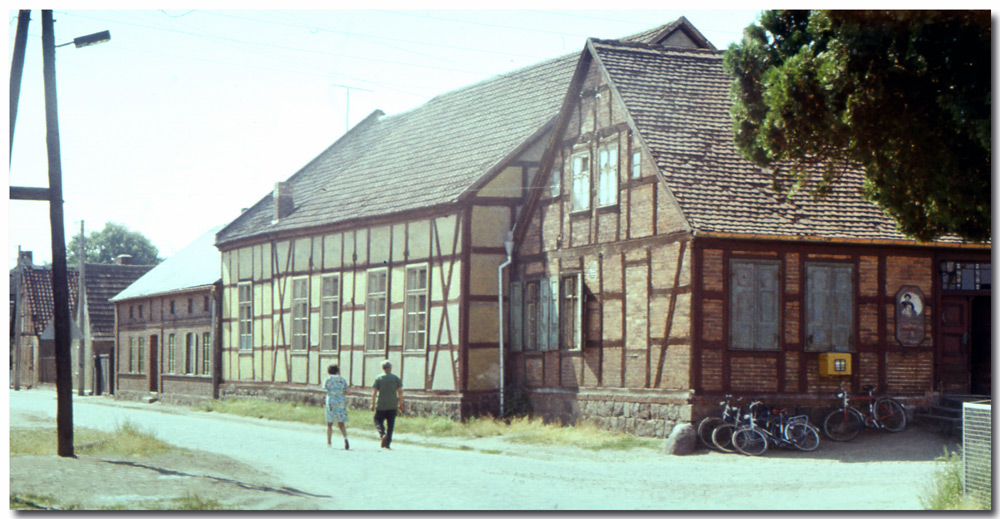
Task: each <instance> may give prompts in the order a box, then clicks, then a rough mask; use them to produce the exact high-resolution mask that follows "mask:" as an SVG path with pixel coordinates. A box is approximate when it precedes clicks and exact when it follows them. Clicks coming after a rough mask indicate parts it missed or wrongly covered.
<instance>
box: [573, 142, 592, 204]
mask: <svg viewBox="0 0 1000 519" xmlns="http://www.w3.org/2000/svg"><path fill="white" fill-rule="evenodd" d="M570 160H571V163H572V167H573V200H572V207H573V210H574V211H583V210H585V209H590V154H589V153H587V152H583V153H578V154H576V155H573V156H572V157H571V159H570Z"/></svg>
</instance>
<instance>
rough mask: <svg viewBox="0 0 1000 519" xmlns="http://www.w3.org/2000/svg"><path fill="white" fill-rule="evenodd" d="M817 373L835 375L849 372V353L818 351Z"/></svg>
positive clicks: (848, 373) (824, 375) (828, 375)
mask: <svg viewBox="0 0 1000 519" xmlns="http://www.w3.org/2000/svg"><path fill="white" fill-rule="evenodd" d="M819 374H820V376H822V377H836V376H839V375H850V374H851V354H850V353H820V354H819Z"/></svg>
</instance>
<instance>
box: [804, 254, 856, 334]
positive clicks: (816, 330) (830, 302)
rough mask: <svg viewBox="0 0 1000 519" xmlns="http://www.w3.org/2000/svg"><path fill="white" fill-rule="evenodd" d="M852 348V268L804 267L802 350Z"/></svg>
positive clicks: (845, 266) (849, 266) (812, 265)
mask: <svg viewBox="0 0 1000 519" xmlns="http://www.w3.org/2000/svg"><path fill="white" fill-rule="evenodd" d="M853 349H854V267H853V265H850V264H817V263H811V264H810V263H807V264H806V351H839V352H847V351H852V350H853Z"/></svg>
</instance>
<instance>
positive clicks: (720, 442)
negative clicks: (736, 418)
mask: <svg viewBox="0 0 1000 519" xmlns="http://www.w3.org/2000/svg"><path fill="white" fill-rule="evenodd" d="M734 429H736V427H735V426H734V425H733V424H731V423H724V424H721V425H719V426H718V427H716V428H715V430H714V431H712V444H713V445H715V448H717V449H719V450H720V451H722V452H734V449H733V430H734Z"/></svg>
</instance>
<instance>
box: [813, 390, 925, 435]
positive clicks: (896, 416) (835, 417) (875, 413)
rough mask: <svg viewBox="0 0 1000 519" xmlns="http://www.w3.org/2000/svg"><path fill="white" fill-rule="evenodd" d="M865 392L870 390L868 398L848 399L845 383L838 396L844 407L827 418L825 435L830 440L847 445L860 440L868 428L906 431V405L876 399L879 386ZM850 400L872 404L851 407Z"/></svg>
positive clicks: (888, 399) (824, 424)
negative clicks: (857, 438)
mask: <svg viewBox="0 0 1000 519" xmlns="http://www.w3.org/2000/svg"><path fill="white" fill-rule="evenodd" d="M861 389H862V390H864V391H867V392H868V395H862V396H857V397H853V398H851V397H848V395H847V390H845V389H844V384H843V382H841V384H840V390H839V391H837V392H836V393H835V395H836V397H837V398H838V399H840V407H838V408H837V409H834V410H833V411H831V412H830V414H828V415H826V418H824V419H823V434H825V435H826V437H827V438H829V439H831V440H833V441H836V442H846V441H850V440H853V439H854V438H856V437H857V436H858V434H860V433H861V431H862V429H864V428H865V427H869V428H872V429H880V430H884V431H889V432H899V431H902V430H903V429H905V428H906V410H905V408H904V407H903V404H900V403H899V401H897V400H896V399H895V398H891V397H888V396H880V397H876V396H874V395H873V394H872V392H873V391H874V390H875V386H872V385H866V386H864V387H862V388H861ZM849 400H855V401H861V400H864V401H867V403H868V405H867V406H865V407H861V409H858V408H855V407H852V406H851V405H850V404H848V401H849Z"/></svg>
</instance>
